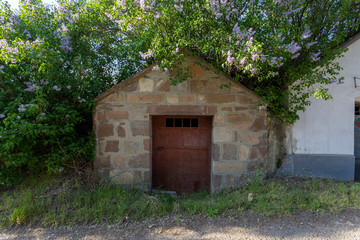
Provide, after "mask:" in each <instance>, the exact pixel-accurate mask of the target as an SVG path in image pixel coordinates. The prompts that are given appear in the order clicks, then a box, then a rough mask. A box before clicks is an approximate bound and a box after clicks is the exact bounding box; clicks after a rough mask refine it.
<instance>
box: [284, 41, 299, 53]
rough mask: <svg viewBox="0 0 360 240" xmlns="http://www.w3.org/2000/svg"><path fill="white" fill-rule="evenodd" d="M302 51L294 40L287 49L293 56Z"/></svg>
mask: <svg viewBox="0 0 360 240" xmlns="http://www.w3.org/2000/svg"><path fill="white" fill-rule="evenodd" d="M300 49H301V47H300V46H299V44H297V43H296V42H295V41H294V40H292V41H291V43H289V44H288V45H287V46H286V47H285V51H287V52H289V53H293V54H294V53H296V52H298V51H300Z"/></svg>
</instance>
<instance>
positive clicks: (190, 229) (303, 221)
mask: <svg viewBox="0 0 360 240" xmlns="http://www.w3.org/2000/svg"><path fill="white" fill-rule="evenodd" d="M0 239H11V240H15V239H29V240H30V239H34V240H35V239H56V240H57V239H59V240H65V239H91V240H93V239H144V240H145V239H159V240H164V239H189V240H190V239H191V240H195V239H224V240H227V239H239V240H240V239H248V240H250V239H257V240H258V239H269V240H270V239H336V240H346V239H349V240H350V239H351V240H356V239H359V240H360V211H359V210H346V211H343V212H341V213H337V214H331V213H326V214H322V215H320V214H315V213H309V212H303V213H299V214H294V215H289V216H283V217H264V216H260V215H256V214H251V213H244V214H243V215H236V216H229V217H225V218H204V217H201V216H190V217H189V216H188V217H182V216H179V215H168V216H165V217H162V218H159V219H153V220H146V221H140V222H123V223H117V224H114V225H110V226H109V225H83V226H73V227H66V228H55V229H44V228H30V227H17V228H12V229H9V230H5V231H3V232H0Z"/></svg>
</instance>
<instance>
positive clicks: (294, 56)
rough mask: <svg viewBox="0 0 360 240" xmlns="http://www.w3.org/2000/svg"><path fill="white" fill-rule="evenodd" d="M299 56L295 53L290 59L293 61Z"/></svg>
mask: <svg viewBox="0 0 360 240" xmlns="http://www.w3.org/2000/svg"><path fill="white" fill-rule="evenodd" d="M299 56H300V53H297V54H295V55H292V56H291V59H295V58H297V57H299Z"/></svg>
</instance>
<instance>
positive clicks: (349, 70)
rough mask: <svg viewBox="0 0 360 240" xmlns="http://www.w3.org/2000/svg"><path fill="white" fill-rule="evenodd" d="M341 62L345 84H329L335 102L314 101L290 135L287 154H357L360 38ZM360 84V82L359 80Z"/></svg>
mask: <svg viewBox="0 0 360 240" xmlns="http://www.w3.org/2000/svg"><path fill="white" fill-rule="evenodd" d="M348 49H349V50H348V51H347V52H346V53H345V54H344V57H342V58H340V59H338V62H339V63H340V66H342V67H343V70H342V71H341V75H342V76H343V77H344V84H336V83H333V84H330V85H327V86H326V88H329V92H330V93H331V95H332V96H333V98H334V100H328V101H324V100H317V99H315V98H312V99H311V102H312V103H311V106H309V107H307V108H306V111H305V112H304V113H300V119H299V120H298V121H297V122H296V123H295V124H294V125H292V126H289V128H288V132H287V153H288V154H350V155H353V154H354V103H355V98H356V97H359V96H360V87H359V88H355V85H354V77H360V38H358V40H357V41H356V42H353V43H352V44H351V45H349V46H348ZM359 82H360V81H359Z"/></svg>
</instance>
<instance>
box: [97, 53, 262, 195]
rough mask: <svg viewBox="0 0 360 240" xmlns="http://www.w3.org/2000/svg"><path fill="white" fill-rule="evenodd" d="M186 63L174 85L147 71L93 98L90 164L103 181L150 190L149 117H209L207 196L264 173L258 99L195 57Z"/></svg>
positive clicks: (260, 108) (260, 107) (163, 75)
mask: <svg viewBox="0 0 360 240" xmlns="http://www.w3.org/2000/svg"><path fill="white" fill-rule="evenodd" d="M186 64H187V65H188V67H189V71H190V75H191V78H189V79H188V80H186V81H184V82H182V83H180V84H177V85H176V86H173V85H171V84H170V80H169V76H168V74H163V73H161V72H159V71H152V70H151V67H149V68H148V69H145V70H144V71H142V72H141V73H139V74H137V75H135V76H134V77H132V78H130V79H128V80H126V81H124V82H122V83H120V84H118V85H117V86H115V87H114V88H112V89H110V90H108V91H107V92H105V93H103V94H102V95H100V96H99V97H98V98H97V99H95V101H96V102H97V107H96V109H95V111H94V129H95V133H96V153H97V154H96V158H95V162H94V163H95V166H96V168H97V169H98V170H99V172H100V173H101V175H102V176H103V177H109V178H110V179H111V181H113V182H115V183H121V184H136V183H139V184H144V185H145V186H150V185H151V116H153V115H194V116H200V115H207V116H213V129H212V157H211V191H212V192H214V191H217V190H220V189H222V188H225V187H230V186H236V185H239V184H241V183H242V182H244V181H247V180H248V179H247V178H248V175H249V174H251V173H254V172H255V171H256V170H258V169H260V170H262V171H266V169H267V166H268V161H267V159H268V154H267V151H268V149H267V123H268V120H267V112H266V110H265V107H263V106H259V103H260V100H259V99H258V97H257V96H256V95H254V94H253V93H252V92H251V91H249V90H248V89H246V88H245V87H243V86H241V85H238V84H235V83H233V82H232V81H231V80H230V79H229V78H227V77H225V76H222V75H218V74H216V73H215V71H213V70H212V69H213V68H212V67H211V66H210V65H209V64H208V63H206V62H204V61H203V60H201V59H199V58H197V57H189V58H188V59H187V62H186ZM223 84H228V85H229V87H222V88H221V87H220V86H221V85H223Z"/></svg>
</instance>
